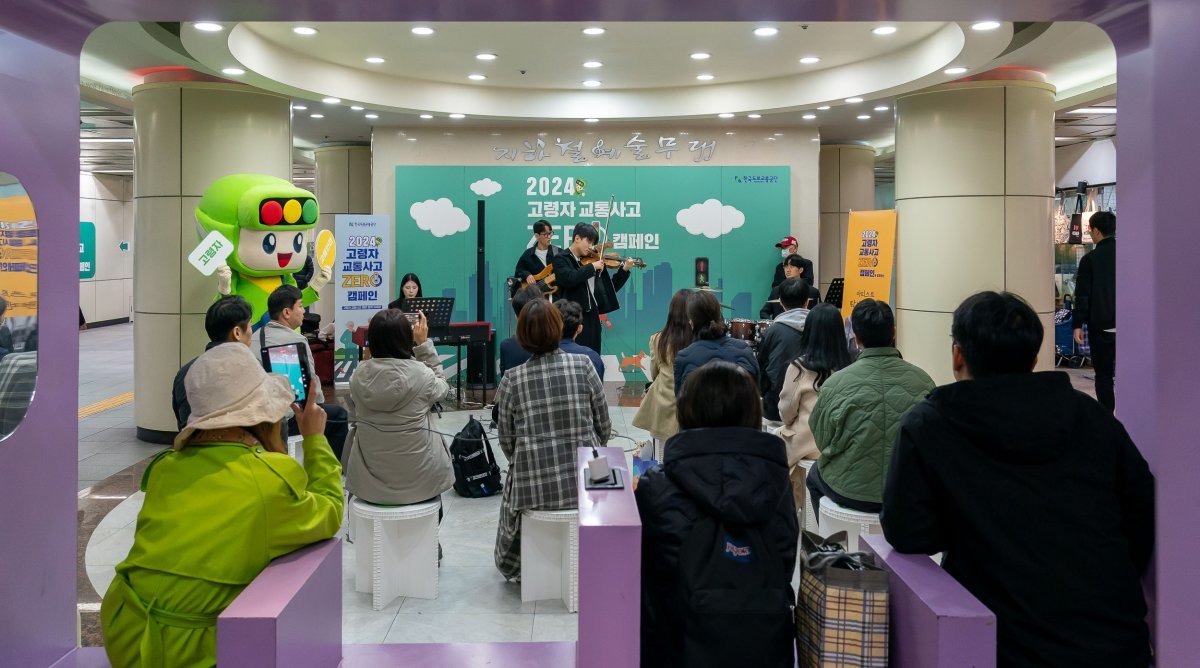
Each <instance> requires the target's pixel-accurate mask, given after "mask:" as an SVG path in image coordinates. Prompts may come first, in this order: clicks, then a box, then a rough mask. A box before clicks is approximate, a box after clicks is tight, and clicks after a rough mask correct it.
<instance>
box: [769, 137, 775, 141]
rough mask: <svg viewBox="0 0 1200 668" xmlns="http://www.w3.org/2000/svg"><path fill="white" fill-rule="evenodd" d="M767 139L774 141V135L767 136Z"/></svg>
mask: <svg viewBox="0 0 1200 668" xmlns="http://www.w3.org/2000/svg"><path fill="white" fill-rule="evenodd" d="M767 141H775V138H774V137H767Z"/></svg>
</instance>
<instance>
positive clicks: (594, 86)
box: [583, 79, 600, 88]
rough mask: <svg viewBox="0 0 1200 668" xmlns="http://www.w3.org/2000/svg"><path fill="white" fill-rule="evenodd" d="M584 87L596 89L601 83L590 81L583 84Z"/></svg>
mask: <svg viewBox="0 0 1200 668" xmlns="http://www.w3.org/2000/svg"><path fill="white" fill-rule="evenodd" d="M583 85H584V86H587V87H588V88H596V87H598V86H599V85H600V82H599V81H596V80H595V79H588V80H587V81H584V82H583Z"/></svg>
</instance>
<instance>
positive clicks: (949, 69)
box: [942, 65, 967, 75]
mask: <svg viewBox="0 0 1200 668" xmlns="http://www.w3.org/2000/svg"><path fill="white" fill-rule="evenodd" d="M942 71H943V72H945V73H946V74H950V75H954V74H962V73H963V72H966V71H967V68H965V67H962V66H961V65H956V66H954V67H947V68H946V69H944V70H942Z"/></svg>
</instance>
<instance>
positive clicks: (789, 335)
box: [758, 255, 810, 427]
mask: <svg viewBox="0 0 1200 668" xmlns="http://www.w3.org/2000/svg"><path fill="white" fill-rule="evenodd" d="M792 257H796V256H795V255H793V256H792ZM778 290H779V298H780V300H782V302H783V308H784V309H785V310H784V312H783V313H780V314H779V316H778V317H776V318H775V322H773V323H771V326H770V327H768V328H767V333H766V334H763V337H762V341H760V342H759V344H758V387H759V390H761V391H762V399H763V418H765V419H766V421H767V423H768V424H770V425H771V426H773V427H778V426H780V424H781V423H780V420H779V388H780V387H781V386H782V384H783V374H784V373H786V372H787V368H788V365H789V364H791V362H792V360H794V359H796V356H797V355H799V354H800V337H801V336H802V335H803V334H802V333H803V332H804V319H805V318H807V317H808V306H809V301H810V299H809V296H808V282H807V281H805V280H804V279H803V278H788V279H784V281H783V282H782V283H780V284H779V288H778Z"/></svg>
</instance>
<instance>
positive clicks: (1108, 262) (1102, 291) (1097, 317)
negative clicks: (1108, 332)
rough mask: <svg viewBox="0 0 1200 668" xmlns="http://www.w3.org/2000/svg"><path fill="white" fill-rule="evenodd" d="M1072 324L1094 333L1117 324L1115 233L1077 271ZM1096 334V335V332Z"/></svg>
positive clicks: (1086, 258) (1084, 260)
mask: <svg viewBox="0 0 1200 668" xmlns="http://www.w3.org/2000/svg"><path fill="white" fill-rule="evenodd" d="M1072 323H1073V324H1072V326H1074V327H1083V326H1084V324H1086V325H1087V326H1088V328H1089V329H1090V330H1091V331H1092V332H1096V331H1098V330H1105V329H1112V328H1114V327H1116V326H1117V237H1116V236H1111V237H1109V238H1107V239H1105V240H1103V241H1101V242H1100V243H1098V244H1096V247H1095V248H1093V249H1092V252H1090V253H1088V254H1087V255H1084V256H1083V259H1082V260H1080V261H1079V271H1078V272H1077V273H1076V274H1075V313H1074V318H1073V319H1072ZM1093 336H1094V334H1093Z"/></svg>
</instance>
